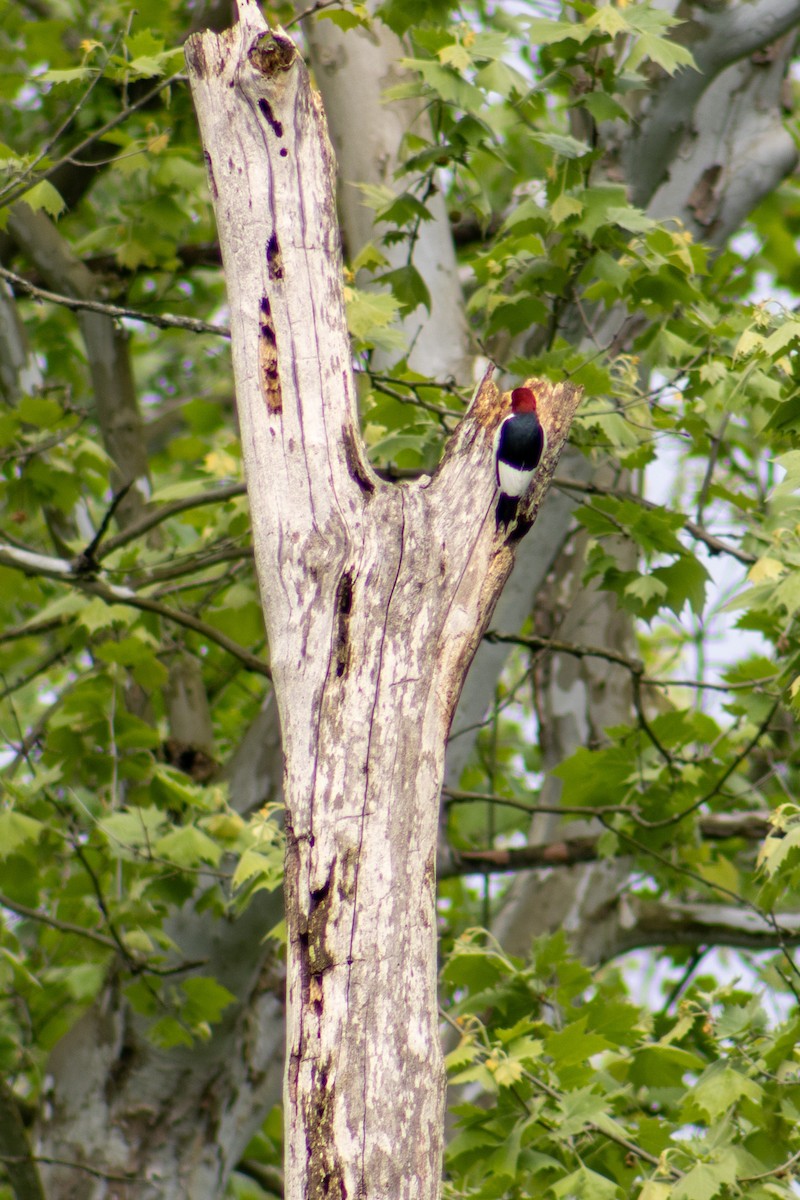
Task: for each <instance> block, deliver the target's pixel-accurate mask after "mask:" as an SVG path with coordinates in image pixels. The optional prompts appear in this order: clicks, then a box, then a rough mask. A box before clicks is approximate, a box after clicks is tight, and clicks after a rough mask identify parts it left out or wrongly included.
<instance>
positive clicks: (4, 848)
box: [0, 809, 45, 858]
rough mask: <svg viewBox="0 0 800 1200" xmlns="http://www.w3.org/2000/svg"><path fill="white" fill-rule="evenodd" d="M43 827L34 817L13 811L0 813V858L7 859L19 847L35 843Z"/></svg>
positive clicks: (4, 810) (7, 810) (8, 810)
mask: <svg viewBox="0 0 800 1200" xmlns="http://www.w3.org/2000/svg"><path fill="white" fill-rule="evenodd" d="M44 829H45V826H44V825H43V824H42V822H41V821H37V820H36V819H35V818H34V817H29V816H26V814H25V813H21V812H15V811H14V810H13V809H3V810H2V811H0V858H8V856H9V855H11V854H14V853H15V851H17V850H18V849H19V848H20V846H25V845H27V844H29V843H30V842H37V841H38V840H39V837H40V836H41V834H42V833H43V832H44Z"/></svg>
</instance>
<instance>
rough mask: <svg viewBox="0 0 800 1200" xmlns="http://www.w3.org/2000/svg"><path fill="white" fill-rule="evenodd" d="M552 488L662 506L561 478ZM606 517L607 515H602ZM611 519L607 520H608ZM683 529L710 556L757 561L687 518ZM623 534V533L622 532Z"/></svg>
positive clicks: (607, 489) (632, 495) (751, 562)
mask: <svg viewBox="0 0 800 1200" xmlns="http://www.w3.org/2000/svg"><path fill="white" fill-rule="evenodd" d="M553 486H554V487H557V488H561V490H562V491H565V492H584V493H585V494H586V495H589V496H612V497H613V498H615V499H618V500H631V501H633V502H634V503H635V504H639V505H641V507H642V508H647V509H659V508H661V507H662V506H661V505H660V504H656V503H655V502H654V501H652V500H645V499H644V497H643V496H637V495H636V494H635V493H633V492H621V491H616V490H615V489H614V488H603V487H599V486H598V485H597V484H595V483H584V482H583V481H582V480H578V479H563V478H561V477H559V478H557V479H554V480H553ZM604 515H605V516H608V514H607V513H606V514H604ZM610 519H611V518H609V520H610ZM683 528H684V529H685V530H686V532H687V533H688V534H690V535H691V536H692V537H693V538H694V539H695V541H698V542H702V543H703V544H704V545H705V546H707V547H708V549H709V551H710V552H711V553H712V554H729V555H730V556H731V557H732V558H735V559H736V560H737V561H738V562H740V563H743V564H744V565H745V566H748V567H749V566H752V565H753V563H754V562H756V561H757V557H756V555H755V554H749V553H748V552H747V551H746V550H740V549H739V548H738V546H732V545H731V544H730V542H725V541H723V540H722V538H718V537H715V536H714V534H712V533H708V531H707V530H705V529H703V528H702V526H700V525H698V524H697V523H696V522H695V521H690V520H689V519H688V517H687V518H686V519H685V520H684V522H683ZM623 532H625V531H624V530H623Z"/></svg>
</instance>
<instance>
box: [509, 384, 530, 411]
mask: <svg viewBox="0 0 800 1200" xmlns="http://www.w3.org/2000/svg"><path fill="white" fill-rule="evenodd" d="M511 411H512V412H513V413H535V412H536V396H535V395H534V394H533V392H532V391H531V389H530V388H526V387H518V388H514V390H513V392H512V393H511Z"/></svg>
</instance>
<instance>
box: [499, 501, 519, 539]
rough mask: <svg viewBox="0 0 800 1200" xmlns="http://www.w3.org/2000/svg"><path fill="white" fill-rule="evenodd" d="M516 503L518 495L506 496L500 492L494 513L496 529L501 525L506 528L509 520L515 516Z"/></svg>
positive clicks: (517, 502)
mask: <svg viewBox="0 0 800 1200" xmlns="http://www.w3.org/2000/svg"><path fill="white" fill-rule="evenodd" d="M518 504H519V496H506V495H504V494H503V492H501V493H500V499H499V500H498V501H497V508H496V509H495V514H494V515H495V519H496V520H497V527H498V529H499V527H500V526H501V525H502V526H503V528H504V529H506V530H507V529H508V527H509V525H510V524H511V522H512V521H513V520H514V519H515V518H516V515H517V505H518Z"/></svg>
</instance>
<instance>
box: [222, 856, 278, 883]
mask: <svg viewBox="0 0 800 1200" xmlns="http://www.w3.org/2000/svg"><path fill="white" fill-rule="evenodd" d="M282 881H283V853H282V852H276V853H274V854H263V853H261V851H260V850H255V849H253V848H250V849H249V850H245V852H244V854H243V855H242V857H241V858H240V859H239V862H238V864H237V866H236V870H235V871H234V873H233V879H232V880H231V887H233V888H234V889H236V888H238V887H241V886H242V885H243V884H245V883H250V884H255V887H254V889H253V890H254V891H261V890H264V891H268V892H273V891H274V890H275V888H276V887H278V886H279V885H280V884H281V883H282Z"/></svg>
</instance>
